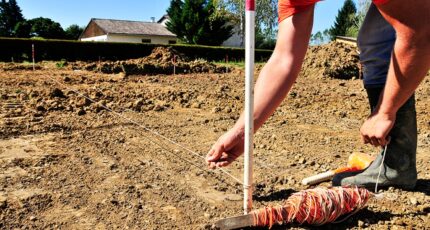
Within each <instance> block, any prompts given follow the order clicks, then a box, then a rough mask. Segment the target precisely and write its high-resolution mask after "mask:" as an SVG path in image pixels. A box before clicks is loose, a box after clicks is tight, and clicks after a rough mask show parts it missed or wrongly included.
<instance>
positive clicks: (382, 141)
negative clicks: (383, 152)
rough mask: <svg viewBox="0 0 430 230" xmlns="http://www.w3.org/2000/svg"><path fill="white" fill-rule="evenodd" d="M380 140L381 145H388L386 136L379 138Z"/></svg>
mask: <svg viewBox="0 0 430 230" xmlns="http://www.w3.org/2000/svg"><path fill="white" fill-rule="evenodd" d="M378 141H379V144H380V146H382V147H383V146H385V145H387V140H386V139H385V137H383V138H379V139H378Z"/></svg>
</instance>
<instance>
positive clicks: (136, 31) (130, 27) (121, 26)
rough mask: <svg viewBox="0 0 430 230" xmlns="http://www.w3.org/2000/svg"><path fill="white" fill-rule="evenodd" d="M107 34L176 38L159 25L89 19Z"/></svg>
mask: <svg viewBox="0 0 430 230" xmlns="http://www.w3.org/2000/svg"><path fill="white" fill-rule="evenodd" d="M91 20H92V21H93V22H94V23H96V24H97V25H98V26H99V27H100V28H101V29H102V30H103V31H104V32H106V33H107V34H133V35H158V36H171V37H176V35H175V34H173V33H172V32H170V31H169V30H167V29H166V27H164V26H163V25H161V24H158V23H155V22H139V21H127V20H115V19H98V18H93V19H91Z"/></svg>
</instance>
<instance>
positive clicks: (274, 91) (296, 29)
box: [235, 7, 313, 131]
mask: <svg viewBox="0 0 430 230" xmlns="http://www.w3.org/2000/svg"><path fill="white" fill-rule="evenodd" d="M312 21H313V7H312V8H311V9H309V10H308V11H305V12H302V13H300V14H297V15H293V16H292V17H290V18H288V19H285V20H284V21H283V22H282V23H281V24H280V25H279V32H278V40H277V44H276V48H275V50H274V52H273V54H272V56H271V58H270V59H269V61H268V62H267V64H266V65H265V66H264V68H263V70H262V71H261V73H260V76H259V78H258V80H257V82H256V84H255V88H254V128H255V131H256V130H258V129H259V128H260V127H261V126H262V125H263V123H264V122H265V121H266V120H267V119H268V118H269V117H270V116H271V115H272V114H273V112H274V111H275V109H276V108H277V107H278V106H279V105H280V104H281V102H282V100H283V99H284V98H285V96H286V95H287V93H288V92H289V90H290V89H291V87H292V85H293V84H294V82H295V81H296V79H297V76H298V74H299V72H300V69H301V65H302V62H303V59H304V56H305V54H306V50H307V48H308V43H309V38H310V34H311V30H312ZM243 128H244V119H243V114H242V115H241V117H240V118H239V120H238V121H237V122H236V125H235V129H236V130H239V131H241V130H243Z"/></svg>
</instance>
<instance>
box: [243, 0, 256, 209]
mask: <svg viewBox="0 0 430 230" xmlns="http://www.w3.org/2000/svg"><path fill="white" fill-rule="evenodd" d="M254 50H255V0H246V15H245V153H244V160H245V165H244V167H245V168H244V181H243V184H244V186H243V187H244V199H243V201H244V202H243V208H244V213H245V214H248V213H249V212H250V211H251V210H252V189H253V187H252V152H253V148H254V144H253V134H254V116H253V115H254V114H253V113H254V91H253V88H254Z"/></svg>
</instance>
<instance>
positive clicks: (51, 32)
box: [28, 17, 65, 39]
mask: <svg viewBox="0 0 430 230" xmlns="http://www.w3.org/2000/svg"><path fill="white" fill-rule="evenodd" d="M28 22H29V23H30V24H31V25H32V26H31V33H30V35H31V36H32V37H42V38H55V39H63V38H65V33H64V30H63V28H62V27H61V25H60V23H58V22H54V21H52V20H51V19H49V18H43V17H39V18H34V19H31V20H29V21H28Z"/></svg>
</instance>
